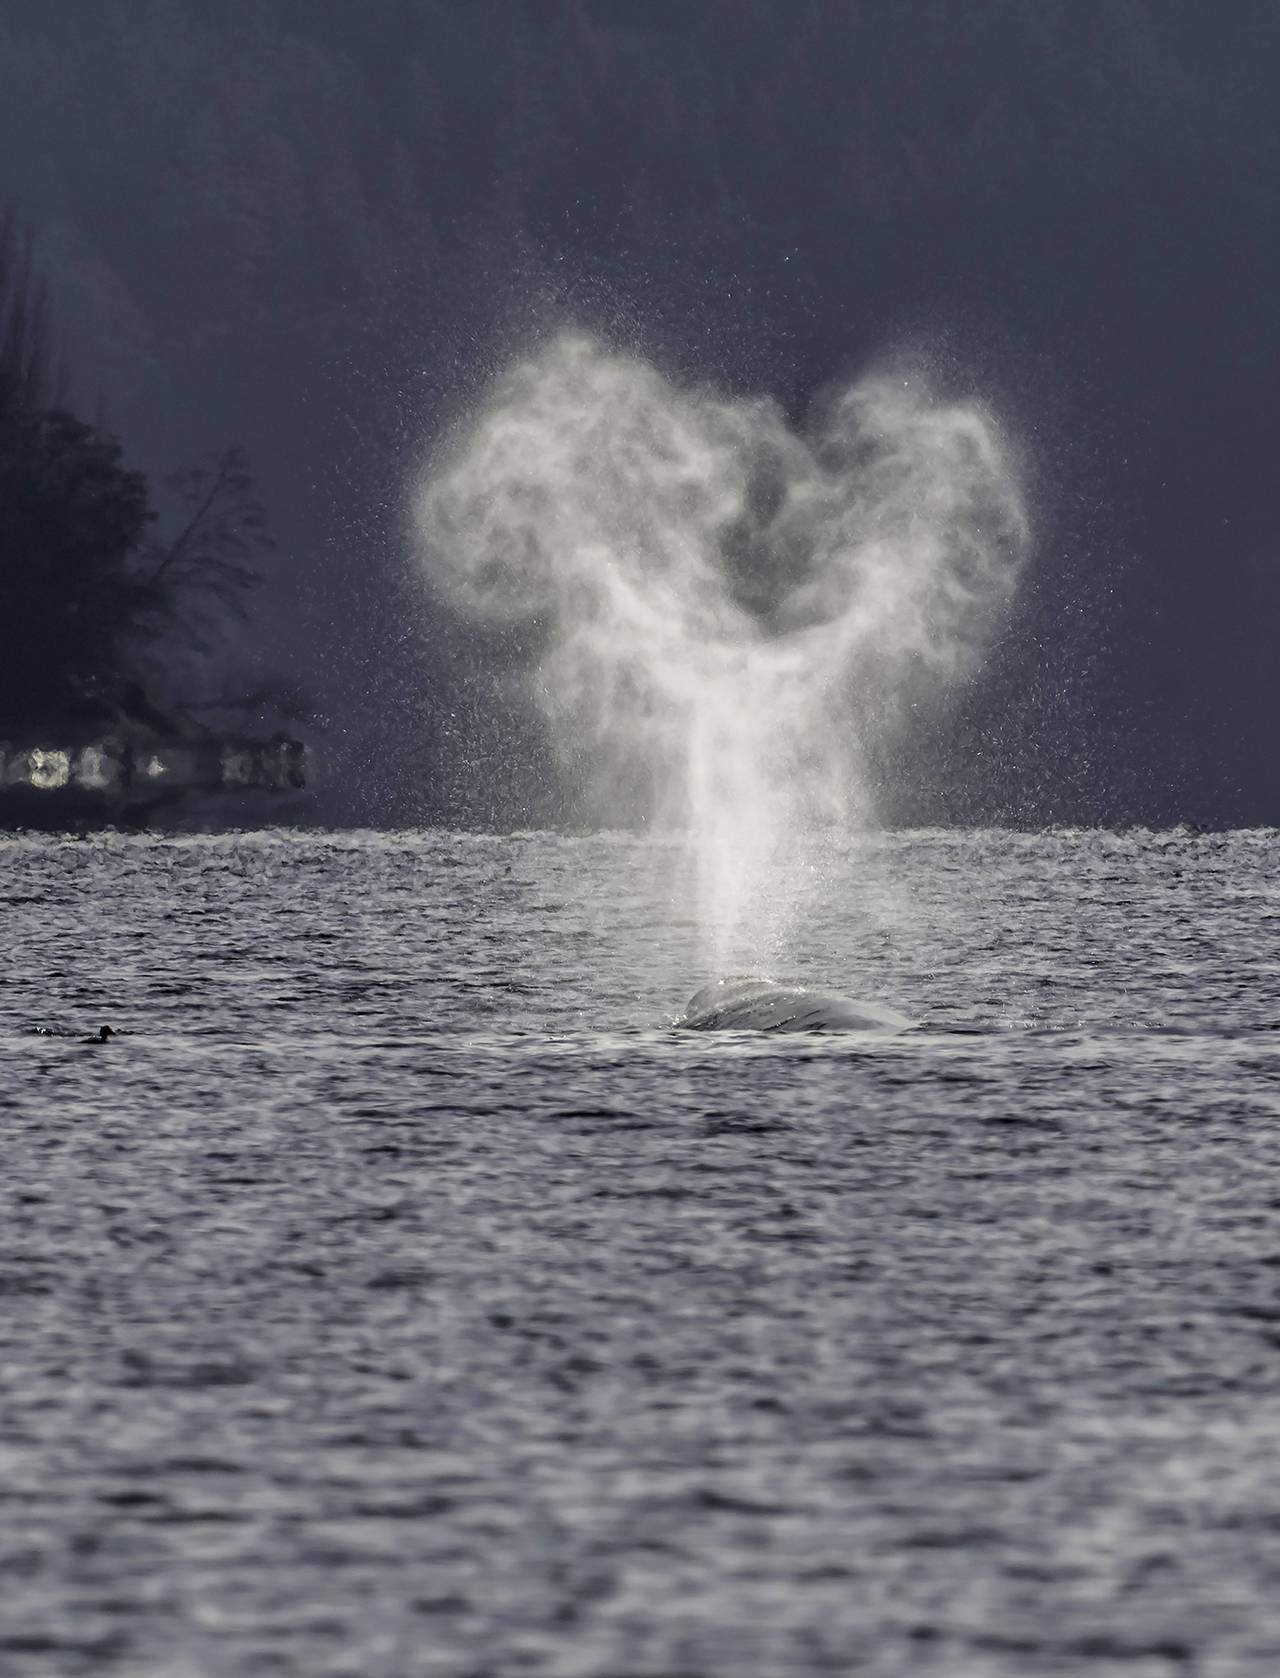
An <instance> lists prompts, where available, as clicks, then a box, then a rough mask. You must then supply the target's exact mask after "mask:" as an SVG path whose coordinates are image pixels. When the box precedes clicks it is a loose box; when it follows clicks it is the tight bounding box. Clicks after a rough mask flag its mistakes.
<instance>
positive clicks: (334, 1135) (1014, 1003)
mask: <svg viewBox="0 0 1280 1678" xmlns="http://www.w3.org/2000/svg"><path fill="white" fill-rule="evenodd" d="M1278 856H1280V837H1278V836H1277V835H1275V834H1271V833H1259V834H1240V835H1232V836H1201V837H1192V836H1189V835H1186V834H1165V835H1159V834H1132V835H1108V834H1058V835H1053V834H1049V835H1013V834H998V835H997V834H983V833H971V834H956V833H947V834H943V833H934V834H916V835H900V836H886V837H882V838H872V839H867V840H865V841H863V842H861V843H859V844H858V845H856V846H853V847H851V849H850V850H849V852H848V854H847V856H846V857H845V858H844V859H843V862H842V863H841V864H840V867H839V868H836V869H834V871H833V885H832V889H831V891H830V894H829V896H828V898H827V899H826V900H825V901H824V902H822V903H820V904H815V905H814V913H813V920H812V925H811V926H810V927H809V928H808V936H807V939H806V940H804V941H803V944H804V951H805V953H803V954H802V955H801V956H800V957H799V958H798V965H797V971H796V972H794V973H792V974H787V975H782V976H781V977H783V978H786V979H791V980H794V981H796V982H802V983H807V984H812V985H814V986H818V987H822V988H829V989H833V990H837V991H839V992H841V993H843V994H845V995H852V996H855V997H862V998H866V999H868V1000H870V1001H875V1002H879V1003H881V1004H884V1005H888V1006H892V1007H896V1008H899V1009H901V1010H903V1011H904V1012H908V1013H909V1014H910V1015H911V1016H912V1017H913V1018H918V1019H920V1020H921V1021H922V1022H923V1025H922V1029H921V1030H920V1031H918V1032H915V1033H908V1034H904V1035H902V1036H900V1037H893V1038H883V1037H882V1038H878V1039H876V1040H875V1041H874V1042H872V1041H868V1040H867V1039H865V1038H860V1037H857V1036H849V1037H840V1036H830V1037H828V1036H816V1037H810V1036H805V1035H796V1036H786V1037H778V1036H771V1035H752V1034H738V1033H732V1032H730V1033H727V1034H721V1033H714V1034H709V1035H708V1034H701V1033H682V1032H677V1031H673V1030H671V1029H669V1024H670V1021H671V1020H672V1019H673V1018H674V1016H675V1015H676V1013H677V1012H678V1010H679V1009H680V1007H681V1006H682V1004H683V1003H684V1001H685V1000H686V999H687V997H688V996H689V995H690V993H691V992H692V991H693V990H695V989H696V988H697V986H698V984H700V983H701V982H703V981H704V980H705V979H707V978H709V977H711V975H707V974H701V973H699V972H697V971H696V968H695V966H694V963H693V958H692V952H693V951H694V950H695V949H696V947H697V946H696V939H695V935H694V931H693V928H692V924H691V920H690V918H689V917H688V916H687V914H686V905H687V902H688V899H687V897H685V896H683V895H682V894H683V893H684V892H685V891H686V887H687V882H686V881H685V880H684V878H683V876H682V873H681V868H682V866H683V863H682V857H681V853H680V852H679V850H678V849H675V848H671V849H664V848H663V847H661V846H655V845H642V844H639V843H637V842H634V841H631V840H629V839H626V838H623V837H619V836H612V837H602V838H598V839H578V840H567V839H557V838H554V837H552V836H548V835H538V834H529V835H523V836H518V837H515V838H509V839H493V838H475V837H467V836H459V835H440V834H406V835H394V836H387V835H373V834H369V835H343V836H337V837H335V836H326V835H289V834H285V833H282V832H276V833H269V834H263V835H257V836H250V837H220V838H183V839H171V840H158V839H125V838H120V837H118V836H114V837H109V838H103V839H96V838H95V839H89V840H86V841H81V842H74V841H65V842H59V841H55V840H50V839H36V838H19V839H13V840H7V841H0V857H2V858H3V886H0V897H2V898H3V899H4V904H3V909H4V916H5V929H6V949H7V953H8V958H9V960H8V971H9V980H8V984H7V987H6V998H7V1008H6V1012H5V1019H4V1048H5V1050H6V1056H5V1066H6V1073H7V1081H6V1084H5V1086H4V1087H3V1088H2V1089H0V1116H2V1118H3V1124H2V1125H0V1149H2V1157H0V1193H3V1195H4V1219H3V1225H2V1228H3V1234H2V1235H0V1346H2V1347H3V1359H4V1370H5V1389H4V1390H5V1408H4V1417H3V1424H2V1426H3V1432H2V1435H0V1452H2V1453H3V1461H4V1474H3V1477H2V1478H0V1499H2V1500H3V1505H4V1510H3V1513H4V1519H3V1520H2V1521H0V1568H2V1569H3V1576H4V1578H5V1581H6V1587H7V1591H6V1595H7V1605H6V1611H5V1614H4V1616H3V1619H2V1620H0V1670H3V1671H5V1672H8V1671H13V1672H15V1673H22V1674H39V1675H40V1678H55V1675H56V1678H64V1675H67V1674H75V1673H92V1674H98V1673H114V1672H120V1673H126V1672H127V1673H129V1674H131V1675H132V1674H138V1673H149V1674H156V1675H159V1674H165V1675H168V1674H173V1673H200V1674H204V1673H209V1674H217V1675H219V1678H221V1675H224V1674H245V1675H249V1674H252V1675H255V1678H256V1675H257V1674H260V1673H264V1672H281V1673H297V1674H307V1675H308V1678H310V1675H312V1674H327V1673H333V1674H338V1673H359V1674H367V1673H371V1674H386V1675H388V1678H392V1675H395V1678H398V1675H401V1674H419V1673H422V1674H433V1675H434V1674H457V1673H464V1672H465V1673H471V1672H476V1673H479V1672H494V1673H499V1672H500V1673H506V1672H515V1671H525V1672H529V1673H535V1674H536V1673H543V1674H557V1675H559V1674H572V1673H581V1674H601V1673H609V1674H613V1673H637V1672H646V1673H676V1672H697V1673H707V1674H735V1675H736V1674H743V1675H751V1678H755V1675H757V1674H770V1675H771V1674H788V1675H790V1674H803V1673H819V1672H832V1671H836V1672H846V1671H855V1670H867V1671H870V1672H874V1673H877V1674H880V1673H907V1672H910V1673H916V1672H923V1673H930V1672H933V1673H938V1674H946V1675H948V1678H950V1675H953V1674H966V1675H967V1674H984V1675H985V1674H988V1673H990V1674H999V1675H1008V1678H1015V1675H1019V1678H1020V1675H1022V1674H1027V1673H1041V1672H1042V1673H1054V1674H1062V1673H1070V1674H1076V1673H1079V1674H1084V1673H1088V1674H1089V1675H1090V1678H1093V1675H1094V1674H1096V1673H1099V1672H1102V1673H1110V1672H1117V1673H1119V1672H1124V1673H1126V1674H1134V1673H1141V1674H1143V1675H1144V1678H1145V1675H1146V1674H1161V1675H1164V1674H1174V1673H1179V1674H1181V1673H1193V1672H1194V1673H1206V1674H1209V1673H1213V1674H1217V1673H1223V1674H1227V1673H1232V1674H1235V1673H1264V1672H1268V1673H1269V1672H1270V1671H1272V1670H1274V1668H1275V1662H1276V1658H1277V1651H1280V1615H1278V1614H1277V1612H1276V1609H1275V1602H1276V1593H1275V1588H1274V1586H1275V1579H1274V1569H1273V1567H1272V1565H1271V1559H1270V1555H1271V1539H1272V1535H1273V1530H1274V1524H1275V1511H1276V1509H1277V1508H1280V1451H1277V1448H1276V1445H1275V1438H1276V1432H1277V1424H1278V1422H1280V1352H1278V1351H1277V1345H1278V1343H1280V1342H1278V1340H1277V1322H1280V1304H1278V1303H1277V1298H1276V1284H1275V1278H1276V1275H1277V1269H1276V1266H1277V1263H1280V1225H1278V1224H1277V1213H1276V1207H1277V1206H1278V1205H1280V1125H1278V1122H1277V1121H1278V1118H1280V1032H1278V1031H1277V1027H1278V1025H1280V1013H1278V1011H1277V1007H1276V1001H1275V998H1276V986H1275V979H1276V972H1277V961H1276V956H1275V950H1274V930H1275V922H1276V918H1277V915H1278V914H1280V887H1278V886H1277V872H1276V862H1277V858H1278ZM104 1023H108V1024H110V1025H112V1026H113V1027H115V1028H116V1029H117V1030H119V1031H120V1032H121V1036H120V1037H119V1038H117V1039H113V1040H112V1041H110V1042H108V1043H106V1044H85V1043H83V1042H81V1041H80V1040H79V1039H81V1038H83V1037H85V1036H86V1035H89V1034H91V1033H92V1032H94V1031H96V1029H97V1028H98V1026H99V1025H101V1024H104ZM40 1027H43V1028H45V1029H46V1030H50V1031H58V1032H66V1033H67V1034H68V1035H67V1036H65V1037H62V1036H55V1037H48V1036H42V1035H38V1034H37V1028H40Z"/></svg>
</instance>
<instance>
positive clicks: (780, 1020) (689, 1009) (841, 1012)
mask: <svg viewBox="0 0 1280 1678" xmlns="http://www.w3.org/2000/svg"><path fill="white" fill-rule="evenodd" d="M675 1023H676V1025H677V1026H678V1027H680V1028H681V1029H683V1030H686V1031H905V1030H906V1029H907V1028H908V1027H909V1026H910V1025H911V1023H912V1022H911V1021H910V1020H909V1019H907V1018H906V1016H905V1015H903V1014H899V1013H896V1012H895V1011H894V1010H893V1009H892V1008H885V1007H882V1006H881V1005H880V1004H879V1003H876V1002H852V1001H850V1000H849V998H848V997H844V996H833V995H831V994H830V993H829V992H825V991H814V990H806V989H805V988H803V987H802V986H800V985H776V984H774V983H773V982H772V981H771V980H769V979H718V980H717V981H716V982H715V983H714V984H710V985H704V986H703V988H702V989H701V990H700V991H698V992H697V993H696V994H695V995H694V996H691V997H690V998H689V1001H688V1003H687V1004H686V1006H685V1011H684V1013H683V1014H681V1016H680V1018H679V1019H678V1020H677V1021H676V1022H675Z"/></svg>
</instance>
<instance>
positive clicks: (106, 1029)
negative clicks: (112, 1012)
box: [80, 1025, 115, 1043]
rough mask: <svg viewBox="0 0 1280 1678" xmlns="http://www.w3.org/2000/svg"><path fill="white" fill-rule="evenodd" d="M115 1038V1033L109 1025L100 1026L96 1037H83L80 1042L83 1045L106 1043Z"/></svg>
mask: <svg viewBox="0 0 1280 1678" xmlns="http://www.w3.org/2000/svg"><path fill="white" fill-rule="evenodd" d="M114 1036H115V1032H114V1031H112V1029H111V1027H110V1026H109V1025H100V1026H99V1027H98V1035H97V1036H96V1037H82V1038H81V1039H80V1041H81V1042H82V1043H106V1042H109V1041H110V1039H111V1038H113V1037H114Z"/></svg>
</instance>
